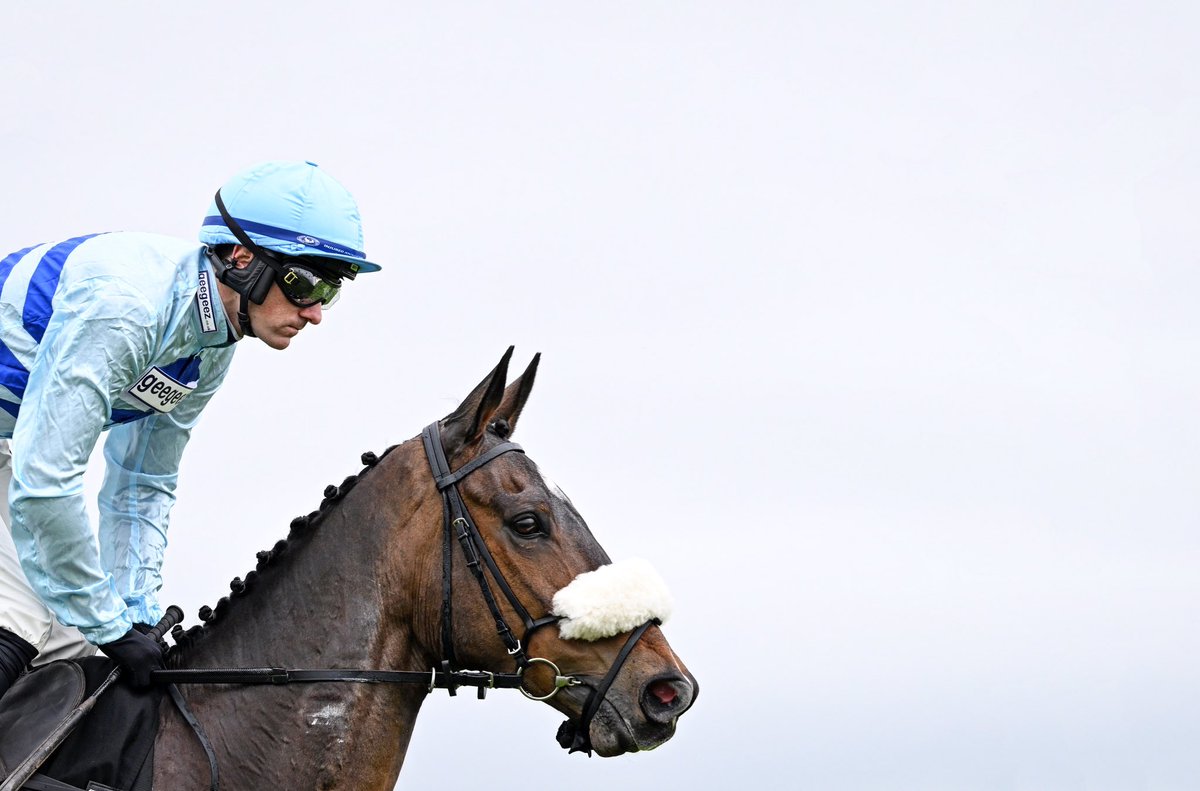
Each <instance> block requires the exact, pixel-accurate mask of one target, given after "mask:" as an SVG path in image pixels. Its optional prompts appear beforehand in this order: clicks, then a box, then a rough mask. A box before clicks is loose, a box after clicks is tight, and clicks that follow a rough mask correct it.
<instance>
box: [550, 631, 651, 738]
mask: <svg viewBox="0 0 1200 791" xmlns="http://www.w3.org/2000/svg"><path fill="white" fill-rule="evenodd" d="M661 624H662V621H660V620H658V619H657V618H654V619H652V620H649V621H646V622H645V623H644V624H642V625H641V626H639V627H638V628H637V629H634V630H633V631H632V632H631V633H630V634H629V637H628V638H627V639H626V640H625V645H624V646H622V647H621V652H620V653H619V654H617V658H616V659H614V660H613V663H612V667H610V668H609V669H608V673H607V674H606V675H605V676H604V680H603V681H601V682H600V685H599V686H596V687H592V691H591V692H589V693H588V697H587V701H586V702H585V703H584V704H583V711H582V712H581V713H580V715H579V722H577V723H575V724H574V731H575V732H574V733H573V734H570V737H569V738H570V744H569V745H567V744H563V738H562V735H561V731H560V737H559V743H560V744H562V746H563V747H569V749H568V753H573V752H579V751H582V752H586V753H587V754H588V755H591V754H592V737H591V727H592V718H593V717H595V716H596V712H597V711H599V710H600V704H601V703H603V702H604V698H605V697H606V696H607V695H608V689H609V687H611V686H612V685H613V682H614V681H616V680H617V674H618V673H620V672H621V668H622V667H624V666H625V660H626V659H628V658H629V655H630V654H631V653H632V652H633V648H634V646H636V645H637V643H638V640H641V639H642V635H643V634H645V633H646V630H647V629H649V628H650V627H651V626H659V625H661ZM585 683H586V682H585ZM568 723H570V720H567V723H564V725H565V724H568Z"/></svg>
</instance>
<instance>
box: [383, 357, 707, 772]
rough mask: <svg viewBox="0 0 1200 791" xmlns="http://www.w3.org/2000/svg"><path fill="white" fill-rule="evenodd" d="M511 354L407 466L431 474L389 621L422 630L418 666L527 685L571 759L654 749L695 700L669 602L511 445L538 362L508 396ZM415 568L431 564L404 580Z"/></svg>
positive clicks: (645, 569) (417, 446) (414, 446)
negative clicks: (513, 676)
mask: <svg viewBox="0 0 1200 791" xmlns="http://www.w3.org/2000/svg"><path fill="white" fill-rule="evenodd" d="M511 354H512V348H509V350H508V351H507V352H506V353H505V355H504V357H503V358H502V359H501V361H500V363H499V365H497V366H496V368H495V369H494V370H493V371H492V372H491V373H490V374H488V376H486V377H485V378H484V379H483V381H482V382H480V384H479V385H478V386H477V387H476V388H475V389H474V390H473V391H472V392H471V394H470V395H468V396H467V398H466V399H465V400H464V401H463V402H462V404H461V405H460V406H459V407H458V408H457V409H456V410H455V411H454V412H452V413H451V414H450V415H448V416H447V417H446V418H444V419H443V420H441V421H438V422H437V423H435V424H433V425H432V426H430V427H429V428H427V429H426V430H425V432H424V433H423V435H422V438H421V439H420V440H412V441H410V443H406V445H408V446H409V447H407V448H406V451H407V452H405V453H403V454H396V455H397V460H396V461H397V463H401V464H404V465H405V466H406V467H408V468H409V469H408V472H409V474H410V475H411V474H412V473H414V472H416V471H415V470H412V469H411V468H412V466H413V465H414V464H415V465H421V464H426V465H427V471H426V472H425V474H424V475H420V474H417V475H415V476H413V477H415V478H416V479H418V480H421V479H423V480H424V481H425V483H424V484H423V494H422V496H421V498H420V504H419V505H418V506H417V514H416V515H415V517H414V519H413V520H412V523H413V524H419V525H421V526H422V529H421V532H420V534H419V535H418V534H416V533H415V532H414V531H413V530H412V529H409V530H407V531H405V537H404V541H407V542H412V541H418V542H420V544H421V546H419V547H413V546H411V545H409V546H403V545H400V544H397V545H395V557H394V559H393V563H394V568H396V569H397V580H403V582H402V583H401V588H400V589H399V590H396V591H395V593H396V594H397V595H395V596H393V597H392V600H393V602H394V603H395V610H394V612H393V613H392V620H393V622H394V623H396V624H408V623H412V622H416V623H418V624H420V625H421V627H420V628H419V629H417V630H416V632H417V633H416V637H417V639H416V642H417V643H419V644H420V645H421V650H420V653H421V654H422V656H421V657H420V659H419V661H425V662H427V663H430V664H434V665H437V664H439V663H442V662H449V663H451V664H453V665H455V666H458V667H470V668H478V669H481V670H487V671H490V672H510V673H511V672H513V670H514V669H515V670H516V671H517V672H520V673H522V674H523V677H524V681H523V685H522V691H524V692H525V694H526V695H527V696H529V697H532V698H535V699H541V700H545V701H546V702H547V703H548V704H550V705H551V706H553V707H554V708H556V709H558V710H559V711H560V712H562V713H563V714H565V715H566V716H567V718H568V720H567V722H565V723H563V727H562V728H560V730H559V741H560V743H562V745H563V746H564V747H566V748H568V749H570V750H571V751H576V750H583V751H585V752H588V753H590V752H591V750H593V749H594V750H595V751H596V752H597V753H598V754H599V755H602V756H613V755H619V754H621V753H624V752H631V751H637V750H646V749H651V748H654V747H657V746H658V745H660V744H661V743H663V742H664V741H666V740H667V739H669V738H671V736H672V735H673V733H674V730H675V725H676V722H677V720H678V718H679V716H680V715H681V714H683V713H684V712H685V711H686V710H687V709H688V708H689V707H690V706H691V704H692V703H693V701H694V700H695V697H696V693H697V689H698V687H697V683H696V680H695V678H694V677H693V676H692V674H691V673H690V672H689V671H688V670H687V668H686V667H685V666H684V664H683V662H682V661H681V660H680V659H679V657H678V656H677V655H676V654H675V652H674V651H673V650H672V649H671V647H670V645H669V644H668V643H667V640H666V638H665V637H664V636H663V634H662V631H661V629H660V628H659V625H660V623H661V621H662V620H663V619H665V618H666V616H667V615H668V614H669V609H670V597H669V595H668V594H667V592H666V589H665V586H664V585H663V584H662V582H661V580H660V579H659V578H658V577H657V575H655V574H654V572H653V570H652V569H650V567H649V564H647V563H645V561H636V560H634V561H622V562H620V563H617V564H612V563H611V561H610V560H609V557H608V555H607V554H606V553H605V551H604V549H603V548H602V547H601V546H600V544H599V543H597V541H596V539H595V538H594V537H593V536H592V533H591V531H590V530H589V529H588V526H587V523H586V522H585V521H584V519H583V517H582V516H581V515H580V514H579V512H578V511H577V510H576V508H575V506H574V505H573V504H572V503H571V500H570V499H569V498H568V497H567V496H566V495H565V494H564V493H563V492H562V491H561V490H560V489H559V488H558V487H557V486H556V485H555V484H554V483H552V482H551V481H550V480H548V479H547V478H546V477H545V476H543V475H542V473H541V472H540V470H539V468H538V466H537V464H536V463H535V462H534V461H533V460H532V459H531V458H530V457H529V456H527V455H526V454H525V453H524V452H523V450H522V449H521V448H520V447H519V446H516V445H515V444H514V443H512V441H511V439H510V438H511V436H512V433H513V431H514V430H515V429H516V426H517V422H518V419H519V418H520V415H521V412H522V409H523V408H524V406H525V403H526V400H527V399H528V398H529V394H530V391H531V390H532V387H533V381H534V376H535V374H536V371H537V364H538V359H539V357H537V356H535V357H534V358H533V361H532V362H531V363H530V365H529V367H528V368H527V369H526V370H525V372H524V373H523V374H521V376H519V377H518V378H517V379H516V380H514V381H513V382H512V383H511V384H508V385H507V386H506V378H507V370H508V363H509V359H510V357H511ZM404 447H405V446H401V448H404ZM389 455H390V454H389ZM401 459H403V461H401ZM387 460H388V459H387V457H385V459H384V462H386V461H387ZM381 463H382V462H381ZM410 480H412V478H410ZM414 556H417V557H423V558H427V559H428V562H426V563H425V564H424V566H423V568H421V569H419V570H418V571H417V572H416V573H414V574H405V573H403V572H401V571H400V570H401V569H407V568H411V565H412V564H411V559H412V557H414ZM405 586H406V587H405ZM413 602H420V603H422V604H421V605H420V606H421V607H423V608H424V612H422V613H417V612H414V610H413Z"/></svg>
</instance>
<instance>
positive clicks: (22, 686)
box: [0, 656, 163, 789]
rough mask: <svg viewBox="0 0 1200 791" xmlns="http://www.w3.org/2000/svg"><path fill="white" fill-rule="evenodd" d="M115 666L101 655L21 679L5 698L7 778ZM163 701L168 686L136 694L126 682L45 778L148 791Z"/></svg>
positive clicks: (0, 765)
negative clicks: (159, 707)
mask: <svg viewBox="0 0 1200 791" xmlns="http://www.w3.org/2000/svg"><path fill="white" fill-rule="evenodd" d="M113 667H114V665H113V662H112V660H110V659H107V658H106V657H102V656H93V657H88V658H87V659H78V660H66V661H62V662H52V663H50V664H49V665H45V666H44V667H39V668H35V669H34V670H33V672H30V673H26V674H25V675H23V676H21V678H20V679H19V680H18V681H17V683H16V684H13V686H12V688H11V689H9V691H8V692H7V693H6V694H5V695H4V697H3V698H2V699H0V776H5V775H7V774H9V773H11V772H12V771H13V769H15V768H16V767H17V766H18V765H19V764H20V763H21V761H23V760H24V759H25V758H26V756H28V755H29V754H30V753H32V752H33V750H34V749H36V747H37V746H38V745H39V744H41V742H42V740H43V739H45V737H46V736H48V735H49V734H50V732H51V731H52V730H54V728H55V727H56V726H57V725H58V723H59V722H61V721H62V720H63V719H64V718H65V717H66V715H67V714H69V713H70V712H71V711H72V710H73V709H74V708H75V706H77V705H78V704H79V703H80V702H81V701H82V700H84V699H85V698H86V697H87V696H88V695H91V694H92V693H93V692H95V690H96V688H97V687H99V686H100V684H101V683H102V682H103V681H104V679H106V678H108V674H109V673H111V672H112V669H113ZM162 695H163V690H162V688H161V687H151V688H149V689H144V690H135V689H133V688H132V687H130V686H129V685H128V684H127V683H125V682H123V681H121V682H118V683H116V684H114V685H112V686H111V687H109V688H108V689H107V690H106V691H105V692H104V694H103V695H101V696H100V697H99V698H98V699H97V701H96V706H95V708H93V709H92V711H91V713H90V714H89V715H88V716H87V717H85V718H84V720H83V721H82V722H80V723H79V725H78V726H77V727H76V728H75V730H74V731H73V732H72V733H71V735H70V736H68V737H67V740H66V741H65V742H63V743H62V745H61V746H60V747H59V748H58V749H57V750H55V752H54V754H53V755H51V756H50V758H49V760H47V761H46V762H45V763H44V764H42V767H41V769H39V770H38V771H39V772H40V773H41V774H44V775H47V776H49V777H52V778H54V779H55V780H60V781H62V782H64V783H68V784H70V785H73V786H77V787H79V788H84V787H86V786H87V784H88V783H89V782H90V781H95V782H97V783H102V784H104V785H107V786H112V787H113V788H119V789H141V788H147V789H148V788H149V787H150V781H151V780H152V779H153V765H154V760H153V753H154V736H155V734H156V733H157V732H158V706H159V702H160V701H161V700H162Z"/></svg>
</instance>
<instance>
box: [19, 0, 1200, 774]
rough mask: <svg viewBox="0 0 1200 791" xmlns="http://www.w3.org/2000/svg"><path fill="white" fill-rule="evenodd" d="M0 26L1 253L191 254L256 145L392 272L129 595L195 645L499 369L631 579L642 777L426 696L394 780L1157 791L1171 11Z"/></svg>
mask: <svg viewBox="0 0 1200 791" xmlns="http://www.w3.org/2000/svg"><path fill="white" fill-rule="evenodd" d="M433 9H436V10H433ZM0 29H3V30H4V31H5V36H4V38H5V45H4V47H3V48H0V100H2V101H0V107H2V108H3V111H2V112H0V167H2V172H3V187H4V189H3V194H4V197H3V207H4V208H3V212H2V214H0V217H2V218H3V219H2V220H0V248H3V250H4V251H9V250H15V249H17V248H20V247H24V246H26V245H29V244H32V243H34V242H39V241H44V240H54V239H62V238H66V237H69V236H74V235H78V234H82V233H88V232H93V231H97V230H112V229H137V230H149V231H157V232H161V233H167V234H172V235H177V236H181V237H188V238H193V237H194V235H195V233H196V231H197V229H198V225H199V221H200V219H201V217H202V216H203V214H204V211H205V209H206V208H207V205H208V201H209V199H210V198H211V196H212V193H213V192H214V191H215V189H216V187H217V186H219V185H220V184H221V183H222V182H223V181H224V180H225V179H227V178H228V177H229V176H230V175H232V174H233V173H234V172H236V171H238V170H240V169H241V168H243V167H245V166H247V165H249V164H251V163H254V162H256V161H259V160H263V159H275V158H291V159H309V160H312V161H315V162H318V163H319V164H320V165H321V166H322V167H324V168H325V169H326V170H328V171H329V172H330V173H331V174H333V175H334V176H335V177H337V178H338V179H339V180H341V181H342V182H343V183H344V184H345V185H346V186H347V187H348V188H349V189H350V190H351V191H352V192H354V193H355V195H356V196H357V197H358V199H359V203H360V205H361V208H362V213H363V217H364V222H365V227H366V246H367V252H368V255H369V256H370V257H371V258H372V259H373V260H377V261H380V262H382V263H383V264H384V265H385V269H384V271H383V272H381V273H379V274H377V275H371V276H369V277H368V276H364V277H363V278H362V279H361V280H360V281H359V282H356V283H353V284H351V285H350V286H349V287H348V288H347V290H346V296H345V297H344V299H343V300H342V301H341V302H340V303H339V304H338V305H337V306H336V308H335V309H334V310H333V311H331V312H329V313H328V314H327V315H326V321H325V322H324V323H323V324H322V325H321V326H319V327H310V328H308V329H306V330H305V331H304V332H303V333H302V334H301V335H300V336H299V338H298V339H297V340H296V341H295V342H294V343H293V346H292V348H291V349H289V350H288V351H287V352H285V353H282V354H281V353H276V352H273V351H271V350H269V349H267V348H266V347H265V346H262V345H261V344H257V345H252V344H251V343H248V344H247V345H246V348H244V349H242V350H241V351H240V352H239V354H238V357H237V359H236V360H235V362H234V368H233V371H232V372H231V374H230V377H229V379H228V384H227V385H226V387H225V388H224V389H223V390H222V392H221V393H220V394H219V395H218V396H217V397H216V398H215V399H214V401H213V403H212V405H211V407H210V409H209V410H208V412H207V414H206V416H205V417H204V419H203V420H202V423H201V426H200V427H199V429H198V430H197V432H196V434H195V437H194V439H193V443H192V446H191V447H190V448H189V451H188V454H187V455H186V457H185V460H184V470H183V475H182V479H181V486H180V495H179V504H178V506H177V507H176V510H175V512H174V517H173V524H172V529H171V546H170V548H169V550H168V557H167V563H166V569H165V571H166V574H167V577H168V582H167V586H166V588H165V591H164V596H163V598H164V600H165V601H170V602H177V603H179V604H181V605H183V606H184V608H185V610H186V611H187V613H188V616H189V619H191V621H192V622H193V623H194V622H195V620H194V619H195V612H196V610H197V609H198V608H199V607H200V605H202V604H213V603H215V601H216V599H217V598H219V597H220V596H221V595H223V593H224V592H225V591H227V589H228V588H227V583H228V581H229V579H230V578H232V577H233V576H236V575H241V574H243V573H244V572H245V571H247V570H248V569H250V568H251V567H252V566H253V561H254V553H255V552H256V551H257V550H259V549H264V548H267V547H269V546H270V545H271V544H273V543H274V542H275V541H276V540H277V539H278V538H281V537H282V536H283V535H284V534H285V533H286V531H287V524H288V521H289V520H290V518H291V517H293V516H295V515H297V514H300V513H304V512H307V511H309V510H311V509H312V508H314V507H315V506H316V505H317V503H318V502H319V501H320V499H321V490H322V488H323V487H324V485H325V484H327V483H330V482H337V481H340V480H341V479H342V478H343V477H344V476H345V475H347V474H349V473H351V472H355V471H357V470H358V468H359V462H358V456H359V454H360V453H361V452H362V451H364V450H368V449H370V450H376V451H379V450H382V449H383V448H384V447H386V446H388V445H390V444H392V443H395V442H397V441H400V440H403V439H406V438H408V437H411V436H413V435H415V434H417V433H418V432H419V431H420V428H421V427H422V426H423V425H425V424H426V423H428V422H429V421H431V420H432V419H434V418H437V417H440V416H442V415H444V414H446V413H447V412H449V411H450V410H451V409H452V408H453V407H454V406H455V405H457V403H458V402H459V400H460V399H461V398H462V397H463V396H464V395H465V394H466V393H467V392H468V391H469V390H470V388H471V387H472V386H473V385H474V384H475V383H476V382H477V381H479V379H480V378H482V376H483V375H484V374H485V373H486V372H487V371H488V370H489V369H490V368H491V367H492V366H493V365H494V364H495V362H496V360H497V359H498V358H499V356H500V355H501V353H502V352H503V351H504V349H505V347H507V346H508V345H509V344H516V346H517V353H516V361H515V364H516V365H520V366H523V365H524V363H525V362H526V361H527V360H528V358H529V357H530V356H532V354H533V353H534V352H537V351H541V352H542V353H543V360H542V367H541V371H540V372H539V375H538V384H537V387H536V388H535V390H534V393H533V397H532V399H531V401H530V403H529V407H528V409H527V410H526V412H525V415H524V417H523V419H522V421H521V426H520V428H519V430H518V432H517V436H516V439H517V440H518V441H520V442H521V443H522V444H523V445H524V446H525V447H526V449H527V450H528V451H529V453H530V455H531V456H532V457H533V458H534V459H535V460H536V461H537V462H538V463H539V464H540V465H542V466H543V467H544V468H546V469H547V470H549V471H550V472H551V474H552V475H553V477H554V479H555V480H556V481H557V482H558V483H559V484H561V485H562V486H563V487H564V488H565V489H566V491H567V492H568V493H569V494H570V495H571V496H572V498H573V499H574V500H575V502H576V504H577V505H578V507H579V508H580V510H581V512H582V513H583V514H584V516H585V517H586V518H587V519H588V521H589V523H590V525H591V527H592V529H593V532H594V533H595V534H596V536H597V538H598V539H599V540H600V541H601V543H602V544H604V545H605V547H606V548H607V549H608V550H609V553H610V554H611V555H612V556H613V557H614V558H622V557H628V556H631V555H641V556H645V557H648V558H650V559H651V560H652V561H653V562H654V563H655V565H656V566H657V567H658V568H659V570H660V571H661V573H662V574H663V576H664V577H665V578H666V579H667V581H668V583H669V584H670V585H671V586H672V589H673V591H674V594H675V598H676V601H677V609H676V616H675V618H674V619H673V620H672V621H671V622H669V623H668V624H667V627H666V634H667V636H668V637H669V638H670V639H671V641H672V643H673V645H674V646H675V648H676V650H677V651H678V652H679V653H680V655H681V656H682V657H683V658H684V660H685V661H686V662H687V663H688V664H689V666H690V667H691V669H692V670H693V671H694V672H695V673H696V675H697V676H698V678H699V680H700V682H701V687H702V693H701V695H700V698H699V701H698V702H697V704H696V707H695V708H694V709H693V710H692V711H691V712H690V713H689V714H688V715H687V716H686V717H684V718H683V720H682V722H681V724H680V727H679V731H678V734H677V736H676V738H675V739H674V740H673V741H671V742H669V743H668V744H666V745H664V746H663V747H662V748H661V749H660V750H657V751H655V752H653V753H649V754H645V755H633V756H625V757H621V758H615V759H604V760H602V759H597V758H593V759H591V760H587V759H585V758H582V757H581V756H579V755H571V756H568V755H567V754H566V753H565V751H562V750H560V749H559V748H558V746H557V745H556V744H555V742H554V732H555V729H556V727H557V724H558V722H559V720H560V717H559V716H558V715H557V714H556V713H554V712H552V711H551V710H550V709H549V708H547V707H545V706H541V705H538V704H533V703H530V702H529V701H526V700H525V699H524V698H522V697H520V696H519V695H515V694H510V695H504V694H494V695H492V696H490V697H489V700H488V701H486V702H484V703H480V702H478V701H476V700H474V699H473V698H471V697H469V696H459V697H458V698H455V699H449V698H446V697H445V696H437V697H434V698H432V699H431V700H430V701H429V703H428V704H427V705H426V707H425V709H424V710H423V712H422V716H421V719H420V721H419V722H418V725H417V729H416V734H415V736H414V738H413V741H412V745H411V747H410V750H409V753H408V762H407V765H406V768H405V772H404V774H403V775H402V777H401V781H400V784H399V786H398V787H399V788H408V789H419V788H432V787H443V788H468V787H472V788H484V787H487V788H513V789H515V788H571V789H605V790H606V791H607V790H608V789H612V788H615V787H624V788H662V787H665V784H669V785H670V787H691V788H698V789H728V788H731V787H735V786H747V785H750V786H753V787H756V788H805V789H821V790H822V791H825V790H828V791H843V790H844V791H858V790H859V789H863V790H865V791H874V790H876V789H878V790H879V791H884V790H888V791H890V790H892V789H897V790H899V789H906V790H907V789H913V790H914V791H917V790H919V791H931V790H935V789H954V790H955V791H960V790H962V789H980V790H987V791H991V790H992V789H996V790H997V791H999V790H1005V791H1007V790H1009V789H1012V790H1014V791H1016V790H1020V791H1025V790H1027V789H1028V790H1029V791H1032V790H1034V789H1055V791H1060V790H1067V791H1076V790H1079V791H1083V790H1085V789H1086V790H1087V791H1099V790H1107V789H1112V790H1113V791H1131V790H1133V791H1138V790H1141V789H1146V790H1150V789H1183V788H1189V789H1194V788H1196V787H1197V786H1200V751H1197V750H1196V749H1195V746H1196V744H1197V743H1198V742H1200V682H1198V679H1197V670H1196V657H1197V655H1198V654H1200V637H1198V631H1197V628H1196V627H1197V621H1198V618H1200V583H1198V582H1197V567H1198V565H1200V534H1198V531H1197V527H1198V525H1200V499H1198V497H1197V493H1196V492H1197V474H1198V473H1200V453H1198V451H1200V427H1198V426H1197V421H1196V420H1195V413H1196V406H1197V403H1198V401H1200V371H1198V370H1197V360H1198V352H1200V330H1198V325H1197V320H1196V303H1197V297H1198V296H1200V270H1198V268H1197V261H1198V258H1200V224H1198V223H1197V222H1196V212H1197V208H1198V207H1200V154H1198V153H1197V152H1198V150H1200V93H1198V88H1200V84H1198V83H1200V77H1198V75H1200V70H1198V69H1197V54H1196V52H1197V50H1196V42H1197V38H1196V36H1197V30H1198V29H1200V13H1197V11H1196V10H1195V6H1194V5H1193V4H1189V3H1147V2H1138V3H1047V2H1012V1H1009V2H991V3H987V2H984V3H961V2H959V3H951V2H945V3H936V2H910V3H883V2H872V3H804V2H792V3H770V2H744V3H700V2H698V3H681V2H679V3H676V2H672V3H667V2H637V3H632V2H607V3H589V4H583V3H574V2H556V3H517V2H510V3H453V2H443V3H438V4H432V3H430V4H420V5H418V4H411V3H358V2H350V1H348V0H343V1H342V2H337V3H309V2H292V3H288V4H267V3H248V2H239V3H222V2H207V3H202V4H196V3H191V4H150V3H137V4H134V3H104V4H92V3H88V4H85V3H36V4H35V3H22V4H17V3H7V4H5V5H4V6H3V8H2V9H0ZM299 411H305V412H307V413H308V414H309V418H308V420H307V424H308V426H309V430H308V431H307V432H306V433H305V434H303V435H298V434H297V433H296V432H295V431H294V427H295V426H296V423H297V422H296V419H295V415H296V413H297V412H299ZM751 773H752V774H751ZM751 776H753V777H757V778H759V779H758V780H754V781H748V780H747V778H748V777H751Z"/></svg>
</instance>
